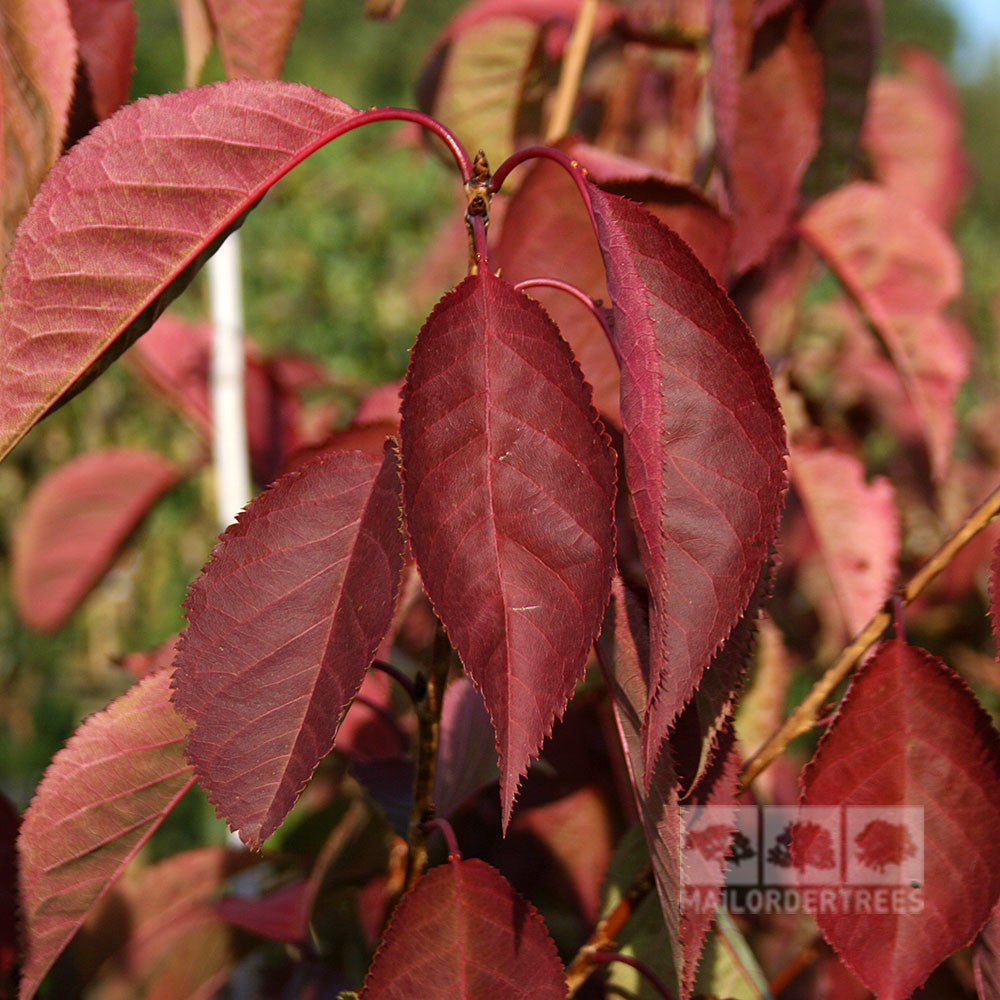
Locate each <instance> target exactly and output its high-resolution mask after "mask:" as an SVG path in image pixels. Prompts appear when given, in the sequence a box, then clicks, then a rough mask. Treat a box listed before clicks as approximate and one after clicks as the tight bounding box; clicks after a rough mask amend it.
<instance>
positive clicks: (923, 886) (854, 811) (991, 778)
mask: <svg viewBox="0 0 1000 1000" xmlns="http://www.w3.org/2000/svg"><path fill="white" fill-rule="evenodd" d="M801 803H802V805H804V806H844V807H846V808H845V809H844V814H845V820H844V822H845V824H846V844H847V849H848V852H849V855H850V856H849V858H848V859H847V865H846V873H845V874H846V878H845V880H844V881H843V882H841V883H840V884H837V885H836V888H837V889H846V893H845V894H844V896H845V900H846V901H845V902H844V903H843V904H842V905H841V906H838V907H835V908H834V910H833V912H823V911H822V910H821V911H820V912H819V913H818V914H816V922H817V923H818V924H819V927H820V929H821V930H822V931H823V934H824V936H825V937H826V939H827V940H828V941H829V942H830V943H831V944H832V945H833V947H834V948H835V949H836V950H837V951H838V953H839V954H840V956H841V957H842V958H843V960H844V962H845V963H846V964H847V965H848V966H849V967H850V968H852V969H853V970H854V971H855V972H856V973H857V975H858V976H859V977H860V978H861V979H862V981H863V982H864V983H865V984H866V985H867V986H868V987H869V989H871V990H873V991H874V992H875V993H876V994H877V995H878V996H879V998H880V1000H894V998H895V1000H903V998H905V997H908V996H909V995H910V994H911V993H912V992H913V991H914V990H915V989H916V988H917V987H918V986H919V985H920V984H921V983H922V982H923V981H924V980H925V979H926V978H927V976H928V974H929V973H930V972H931V970H932V969H934V968H935V966H937V965H938V964H939V963H940V962H941V961H942V960H943V959H944V958H945V957H946V956H948V955H950V954H951V953H952V952H953V951H956V950H957V949H959V948H962V947H964V946H965V945H967V944H969V943H970V942H971V941H972V939H973V938H974V937H975V936H976V934H977V933H978V932H979V930H980V929H981V928H982V926H983V924H984V923H985V922H986V920H987V918H988V917H989V915H990V912H991V911H992V909H993V906H994V904H995V903H996V900H997V896H998V895H1000V843H998V841H997V838H996V836H995V831H996V829H997V824H998V823H1000V736H998V734H997V732H996V730H995V729H994V727H993V724H992V722H991V721H990V719H989V716H988V715H987V714H986V713H985V712H984V711H983V709H982V708H981V707H980V706H979V704H978V702H977V701H976V699H975V696H974V695H973V694H972V692H971V691H970V690H969V689H968V687H966V685H965V684H964V683H963V682H962V681H961V680H960V679H959V678H958V676H957V675H956V674H955V673H954V672H953V671H952V670H951V669H950V668H949V667H947V666H946V665H945V664H944V663H943V662H942V661H941V660H939V659H937V658H936V657H934V656H931V654H930V653H927V652H925V651H924V650H922V649H917V648H916V647H912V646H908V645H906V644H905V643H904V642H902V641H900V640H898V639H896V640H891V641H888V642H885V643H883V644H882V645H881V646H880V647H879V649H878V651H877V652H876V654H875V656H874V657H873V658H872V659H871V660H870V661H869V662H868V663H867V664H866V665H864V666H863V667H861V669H860V670H859V672H858V673H857V674H856V675H855V677H854V679H853V681H852V683H851V686H850V688H849V690H848V692H847V695H846V696H845V698H844V700H843V702H842V703H841V706H840V708H839V710H838V712H837V715H836V717H835V719H834V721H833V724H832V725H831V726H830V728H829V730H828V731H827V732H826V734H825V735H824V736H823V738H822V740H820V744H819V747H818V748H817V750H816V754H815V755H814V757H813V759H812V761H811V762H810V763H809V765H808V766H807V768H806V770H805V772H804V773H803V779H802V798H801ZM859 807H871V808H870V809H869V810H868V811H866V810H865V809H863V808H859ZM905 807H912V809H913V810H914V811H915V812H914V813H905V812H903V811H902V809H903V808H905ZM894 809H895V810H896V811H895V812H894V811H893V810H894ZM856 817H857V819H856ZM880 823H881V826H878V824H880ZM805 825H806V824H802V826H805ZM894 831H895V832H894ZM876 841H878V843H876ZM806 846H807V845H805V844H804V841H803V840H802V839H799V838H793V840H792V851H793V853H792V856H793V858H794V857H795V852H796V849H799V850H804V849H805V847H806ZM921 859H922V862H923V864H922V878H921V877H920V876H919V874H918V875H915V876H909V875H907V872H908V870H909V869H908V867H907V866H908V865H909V864H910V863H911V862H913V863H914V864H916V863H918V862H919V861H920V860H921ZM852 866H853V867H852ZM887 870H888V872H889V875H890V876H891V875H892V873H893V872H899V875H900V877H899V883H902V886H903V891H904V892H907V891H917V892H919V894H920V901H921V903H922V906H920V907H919V908H918V907H917V906H916V905H913V906H903V907H883V909H888V910H889V912H878V910H877V909H876V910H875V912H864V907H863V906H860V907H858V906H852V905H851V904H850V899H851V895H850V894H851V891H852V890H854V891H860V890H859V889H858V887H859V886H861V887H864V886H871V885H877V884H878V883H879V882H882V881H884V880H883V879H881V878H880V877H879V875H880V873H881V874H884V873H885V872H886V871H887ZM864 876H867V877H868V878H867V880H866V878H865V877H864ZM911 877H912V879H913V881H911V880H910V879H911ZM904 879H905V881H904ZM899 883H896V884H893V883H891V882H890V884H889V887H890V888H896V887H897V885H898V884H899ZM914 883H915V884H914Z"/></svg>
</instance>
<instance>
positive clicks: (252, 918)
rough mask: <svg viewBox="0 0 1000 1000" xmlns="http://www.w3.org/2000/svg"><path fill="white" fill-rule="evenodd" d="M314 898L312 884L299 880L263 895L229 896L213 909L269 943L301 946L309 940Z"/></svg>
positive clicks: (228, 920)
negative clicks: (267, 939) (269, 941)
mask: <svg viewBox="0 0 1000 1000" xmlns="http://www.w3.org/2000/svg"><path fill="white" fill-rule="evenodd" d="M315 895H316V893H315V890H314V887H313V885H312V883H311V881H310V880H309V879H301V880H300V881H298V882H292V883H291V884H290V885H284V886H282V887H281V888H280V889H275V890H274V892H271V893H268V895H266V896H228V897H227V898H226V899H220V900H219V902H218V903H216V904H215V910H216V912H217V913H218V914H219V916H221V917H222V919H223V920H225V921H226V922H227V923H230V924H232V925H233V926H234V927H241V928H242V929H243V930H246V931H250V932H251V933H252V934H259V935H260V936H261V937H266V938H270V939H271V940H272V941H286V942H288V943H289V944H299V945H302V944H305V943H306V942H307V941H308V936H309V918H310V916H311V915H312V905H313V901H314V897H315Z"/></svg>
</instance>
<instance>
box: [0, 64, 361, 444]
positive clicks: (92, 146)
mask: <svg viewBox="0 0 1000 1000" xmlns="http://www.w3.org/2000/svg"><path fill="white" fill-rule="evenodd" d="M355 114H356V112H355V111H354V110H353V109H352V108H349V107H348V106H347V105H346V104H343V103H341V102H340V101H338V100H336V99H335V98H333V97H327V96H326V95H325V94H321V93H320V92H319V91H317V90H313V89H312V88H310V87H303V86H300V85H298V84H291V83H281V84H279V83H257V82H252V81H240V82H233V83H223V84H216V85H214V86H210V87H202V88H200V89H198V90H189V91H182V92H181V93H177V94H168V95H167V96H165V97H151V98H146V99H144V100H142V101H139V102H137V103H136V104H132V105H130V106H129V107H127V108H124V109H122V111H120V112H119V113H118V114H116V115H115V116H114V117H113V118H111V119H109V120H108V121H106V122H104V123H103V124H101V125H100V126H98V128H97V129H95V130H94V131H93V132H92V133H91V134H90V135H89V136H87V137H85V138H84V139H82V140H81V141H80V142H79V143H77V144H76V145H75V146H74V147H73V148H72V149H71V150H70V152H69V153H68V155H67V156H66V157H64V158H63V160H61V161H60V163H59V164H58V165H57V166H56V167H54V168H53V170H52V172H51V174H50V175H49V177H48V178H47V179H46V183H45V185H44V187H43V189H42V190H41V191H40V192H39V196H38V198H37V199H36V201H35V202H34V205H33V207H32V209H31V211H30V212H29V213H28V215H27V216H26V217H25V220H24V223H23V225H22V226H21V228H20V230H19V235H18V240H17V243H16V245H15V246H14V247H12V249H11V253H10V262H9V264H8V267H7V271H6V273H5V275H4V284H3V302H2V306H0V322H2V325H3V329H4V338H3V344H2V346H0V395H2V396H3V399H4V407H3V412H2V414H0V458H2V457H3V456H4V455H6V454H7V453H8V452H9V451H10V449H11V448H12V447H13V446H14V445H15V444H16V443H17V441H19V440H20V439H21V437H23V436H24V434H25V433H27V431H28V429H29V428H30V427H31V426H32V425H33V424H35V423H36V422H37V421H38V420H40V419H41V418H42V416H44V414H45V413H46V412H48V411H49V410H50V409H52V408H53V407H54V406H55V405H57V404H58V403H59V402H62V401H64V400H65V399H66V398H68V397H69V396H71V395H73V394H74V393H76V392H78V391H79V390H80V389H82V388H83V387H84V386H85V385H86V384H87V383H88V382H90V381H91V380H92V379H94V378H95V377H96V376H97V375H98V374H99V373H100V372H101V371H103V370H104V368H106V367H107V365H108V364H110V362H111V361H112V360H114V358H116V357H117V356H118V355H119V354H121V352H122V351H123V350H125V348H126V347H127V346H128V345H129V344H131V343H132V342H133V341H135V340H136V338H137V337H139V335H140V334H141V333H143V332H144V331H145V330H147V329H148V328H149V326H150V325H151V323H152V322H153V320H154V319H156V317H157V316H158V315H159V314H160V313H161V312H162V311H163V309H164V308H165V306H166V305H167V303H168V302H169V301H170V299H172V298H174V297H176V296H177V295H178V294H179V293H180V292H181V290H182V289H183V288H184V286H185V285H186V284H187V283H188V281H190V279H191V277H192V276H193V275H194V273H195V272H196V271H197V270H198V268H199V267H200V266H201V264H202V263H203V262H204V260H205V259H206V257H207V255H209V254H211V253H212V252H213V251H214V249H215V247H216V246H217V245H218V243H219V242H220V241H221V239H222V238H223V237H224V236H225V235H226V234H228V233H229V232H231V231H232V230H233V229H234V228H236V227H237V226H238V225H239V224H240V223H241V222H242V220H243V217H244V216H245V214H246V212H247V211H249V210H250V209H251V208H252V207H253V206H254V205H255V204H256V203H257V201H258V200H259V199H260V197H261V196H262V195H263V194H264V192H265V191H267V189H268V188H269V187H270V186H271V185H272V184H274V183H275V182H276V181H277V180H278V179H279V178H281V177H282V176H283V175H284V174H286V173H287V172H288V171H289V170H290V169H291V168H292V167H294V166H295V165H296V164H297V163H299V162H300V161H301V160H303V159H304V158H305V157H306V156H308V155H309V154H310V153H312V152H313V151H314V150H315V149H317V148H318V147H319V146H322V145H323V144H324V143H325V142H328V141H329V140H330V139H331V138H333V137H334V136H335V135H337V134H339V131H338V129H339V128H340V127H341V126H343V125H344V123H345V122H347V121H349V120H350V119H351V118H352V117H353V116H354V115H355ZM248 137H252V141H248ZM108 205H114V211H113V212H112V213H111V216H109V215H108V211H109V210H108ZM112 216H113V217H112Z"/></svg>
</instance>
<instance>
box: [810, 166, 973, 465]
mask: <svg viewBox="0 0 1000 1000" xmlns="http://www.w3.org/2000/svg"><path fill="white" fill-rule="evenodd" d="M801 229H802V232H803V235H804V236H805V237H806V239H807V240H808V241H809V242H810V243H811V244H812V245H813V247H814V248H815V249H816V250H817V251H818V252H819V253H820V254H821V255H822V256H823V257H824V258H825V259H826V261H827V263H828V264H829V265H830V267H832V268H833V270H834V271H836V272H837V274H838V276H839V277H840V279H841V281H843V282H844V284H845V285H846V286H847V288H848V290H849V291H850V292H851V294H852V295H853V296H854V298H855V299H856V300H857V301H858V303H859V304H860V305H861V307H862V309H864V311H865V313H866V315H867V316H868V318H869V319H870V320H871V322H872V323H873V325H874V326H875V328H876V329H877V330H878V333H879V335H880V336H881V337H882V340H883V341H884V342H885V345H886V347H887V349H888V351H889V354H890V356H891V357H892V360H893V362H894V363H895V365H896V368H897V370H898V371H899V373H900V375H901V376H902V378H903V381H904V382H905V384H906V387H907V392H908V393H909V395H910V398H911V399H912V400H913V402H914V405H915V406H916V408H917V411H918V412H919V414H920V418H921V421H922V423H923V425H924V437H925V439H926V441H927V448H928V451H929V452H930V458H931V467H932V469H933V470H934V473H935V476H936V477H938V478H942V477H943V476H944V475H945V473H946V471H947V468H948V463H949V461H950V459H951V443H952V439H953V437H954V433H955V414H954V412H953V408H954V403H955V398H956V396H957V395H958V389H959V386H960V385H961V384H962V382H963V381H964V380H965V377H966V375H967V374H968V371H969V353H970V352H969V345H968V341H967V337H966V335H965V333H964V330H962V328H961V327H960V326H959V325H958V324H957V323H956V322H955V321H953V320H951V319H949V318H947V317H945V316H943V315H942V313H941V310H942V309H943V308H944V306H945V305H947V304H948V303H949V302H950V301H951V300H952V299H954V298H955V297H956V296H957V295H958V293H959V291H960V290H961V285H962V271H961V261H960V260H959V257H958V253H957V251H956V250H955V247H954V246H953V245H952V244H951V242H950V241H949V240H948V238H947V237H946V236H945V234H944V233H943V232H942V231H941V230H940V229H938V228H937V226H935V225H934V224H933V223H931V222H930V221H929V220H928V219H927V217H926V216H925V215H924V214H923V212H921V211H920V210H919V209H917V208H914V207H913V206H911V205H909V204H908V203H906V202H905V201H902V200H901V199H900V198H897V197H893V196H892V195H891V194H890V193H889V192H887V191H886V190H885V189H884V188H881V187H879V186H878V185H876V184H867V183H861V182H857V183H854V184H849V185H848V186H847V187H843V188H840V189H838V190H837V191H835V192H834V193H833V194H829V195H827V196H826V197H825V198H823V199H821V200H820V201H818V202H816V204H815V205H813V206H812V208H811V209H810V210H809V211H808V212H807V213H806V215H805V216H804V218H803V219H802V222H801Z"/></svg>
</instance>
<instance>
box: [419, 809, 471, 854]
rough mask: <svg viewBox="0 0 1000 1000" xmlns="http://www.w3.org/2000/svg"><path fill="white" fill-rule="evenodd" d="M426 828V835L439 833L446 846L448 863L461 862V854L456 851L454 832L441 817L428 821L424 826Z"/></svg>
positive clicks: (456, 842) (456, 839)
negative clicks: (436, 831) (438, 831)
mask: <svg viewBox="0 0 1000 1000" xmlns="http://www.w3.org/2000/svg"><path fill="white" fill-rule="evenodd" d="M424 826H425V827H426V828H427V833H428V834H431V833H433V832H434V831H435V830H440V831H441V836H442V837H444V842H445V843H446V844H447V845H448V860H449V861H461V860H462V852H461V851H460V850H459V849H458V838H457V837H456V836H455V830H454V828H453V827H452V825H451V823H449V822H448V821H447V820H446V819H445V818H444V817H443V816H439V817H438V818H437V819H432V820H429V821H428V822H427V823H425V824H424Z"/></svg>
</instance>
